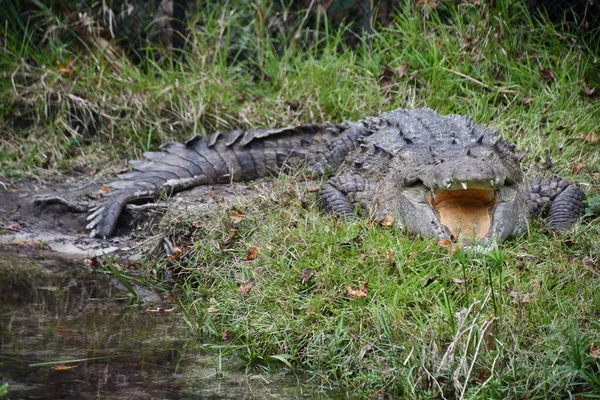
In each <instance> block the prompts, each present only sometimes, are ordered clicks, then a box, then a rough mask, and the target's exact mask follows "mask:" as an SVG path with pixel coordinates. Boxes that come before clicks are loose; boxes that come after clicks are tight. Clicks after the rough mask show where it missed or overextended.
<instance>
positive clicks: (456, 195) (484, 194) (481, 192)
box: [427, 184, 498, 239]
mask: <svg viewBox="0 0 600 400" xmlns="http://www.w3.org/2000/svg"><path fill="white" fill-rule="evenodd" d="M466 186H467V185H466V184H463V186H459V187H458V188H450V189H436V190H432V191H431V192H430V193H429V194H428V196H427V201H428V202H429V205H430V206H431V208H432V209H433V210H435V212H436V213H437V216H438V218H439V221H440V223H441V224H442V225H444V226H445V227H446V228H448V230H449V231H450V233H451V234H452V236H454V238H459V237H463V238H466V239H481V238H484V237H485V236H486V235H487V234H488V232H489V231H490V228H491V226H492V219H493V212H494V207H495V205H496V202H497V200H498V195H497V191H496V190H495V189H494V188H489V189H468V188H467V189H465V187H466Z"/></svg>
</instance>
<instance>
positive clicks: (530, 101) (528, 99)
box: [521, 97, 535, 106]
mask: <svg viewBox="0 0 600 400" xmlns="http://www.w3.org/2000/svg"><path fill="white" fill-rule="evenodd" d="M534 101H535V100H534V99H533V98H531V97H521V104H523V105H524V106H528V105H530V104H533V102H534Z"/></svg>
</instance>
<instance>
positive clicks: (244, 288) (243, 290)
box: [238, 280, 254, 296]
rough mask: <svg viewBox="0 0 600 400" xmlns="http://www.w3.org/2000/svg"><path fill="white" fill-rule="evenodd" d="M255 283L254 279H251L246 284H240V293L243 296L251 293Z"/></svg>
mask: <svg viewBox="0 0 600 400" xmlns="http://www.w3.org/2000/svg"><path fill="white" fill-rule="evenodd" d="M253 285H254V281H252V280H249V281H248V282H247V283H245V284H241V285H239V286H238V293H239V294H241V295H242V296H248V295H249V294H250V291H251V290H252V286H253Z"/></svg>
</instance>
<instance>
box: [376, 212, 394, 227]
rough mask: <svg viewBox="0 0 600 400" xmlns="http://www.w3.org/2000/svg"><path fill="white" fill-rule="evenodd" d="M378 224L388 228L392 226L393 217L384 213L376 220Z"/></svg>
mask: <svg viewBox="0 0 600 400" xmlns="http://www.w3.org/2000/svg"><path fill="white" fill-rule="evenodd" d="M378 224H379V226H381V227H383V228H390V227H392V226H394V217H392V216H391V215H388V214H384V215H383V217H382V218H381V219H380V220H379V221H378Z"/></svg>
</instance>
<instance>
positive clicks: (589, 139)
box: [581, 131, 598, 143]
mask: <svg viewBox="0 0 600 400" xmlns="http://www.w3.org/2000/svg"><path fill="white" fill-rule="evenodd" d="M581 138H582V139H583V140H584V141H585V142H586V143H596V142H598V134H597V133H596V131H592V133H590V134H589V135H584V134H582V135H581Z"/></svg>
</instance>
